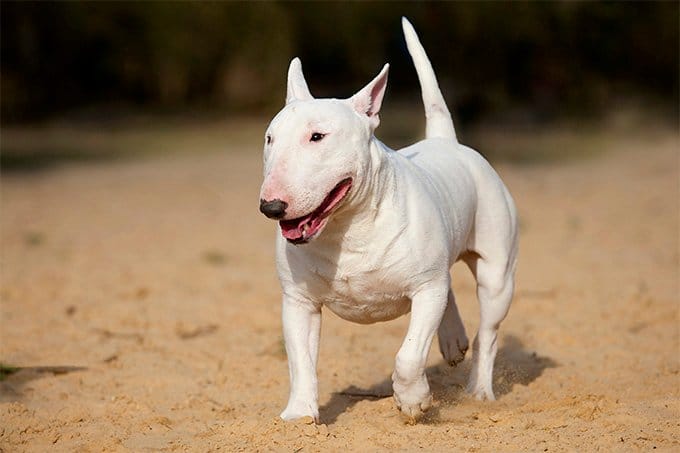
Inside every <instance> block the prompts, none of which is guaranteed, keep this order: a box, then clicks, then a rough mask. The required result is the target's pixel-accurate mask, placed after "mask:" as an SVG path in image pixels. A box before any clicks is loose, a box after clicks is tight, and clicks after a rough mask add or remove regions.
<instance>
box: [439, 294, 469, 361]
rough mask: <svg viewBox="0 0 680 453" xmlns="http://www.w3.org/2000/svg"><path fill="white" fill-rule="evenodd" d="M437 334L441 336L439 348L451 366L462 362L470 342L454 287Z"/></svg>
mask: <svg viewBox="0 0 680 453" xmlns="http://www.w3.org/2000/svg"><path fill="white" fill-rule="evenodd" d="M437 336H438V338H439V350H440V351H441V353H442V357H444V360H446V361H447V362H448V364H449V365H451V366H456V365H458V364H459V363H460V362H462V361H463V359H464V358H465V353H466V352H467V350H468V347H469V342H468V337H467V335H466V334H465V326H464V325H463V321H462V320H461V319H460V314H459V313H458V307H457V306H456V297H455V295H454V294H453V290H452V289H449V294H448V302H447V304H446V309H445V310H444V316H443V317H442V322H441V323H440V324H439V330H438V332H437Z"/></svg>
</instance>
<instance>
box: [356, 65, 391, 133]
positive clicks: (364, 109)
mask: <svg viewBox="0 0 680 453" xmlns="http://www.w3.org/2000/svg"><path fill="white" fill-rule="evenodd" d="M389 69H390V65H389V64H386V65H385V66H383V68H382V71H380V74H378V75H377V76H376V78H375V79H373V80H371V82H370V83H369V84H368V85H366V86H365V87H363V88H362V89H361V91H359V92H358V93H357V94H355V95H354V96H352V97H351V98H349V101H350V103H351V104H352V106H353V107H354V109H355V110H356V111H357V112H359V113H360V114H362V115H366V116H367V117H368V120H369V122H370V124H371V128H372V129H375V128H376V127H378V125H379V124H380V117H379V116H378V112H379V111H380V106H381V105H382V100H383V96H385V88H387V73H388V71H389Z"/></svg>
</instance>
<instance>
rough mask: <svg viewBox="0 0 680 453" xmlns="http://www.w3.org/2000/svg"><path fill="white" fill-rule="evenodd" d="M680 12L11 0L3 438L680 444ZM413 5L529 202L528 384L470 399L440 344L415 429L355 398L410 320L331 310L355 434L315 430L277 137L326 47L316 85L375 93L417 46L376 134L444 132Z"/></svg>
mask: <svg viewBox="0 0 680 453" xmlns="http://www.w3.org/2000/svg"><path fill="white" fill-rule="evenodd" d="M678 9H679V2H678V1H669V2H611V1H607V2H591V1H587V2H574V1H560V2H556V1H553V2H486V1H485V2H417V3H416V2H408V3H406V2H404V3H400V2H346V3H333V2H314V3H311V2H290V3H288V2H285V3H284V2H252V3H251V2H242V3H239V2H174V1H173V2H169V1H168V2H156V1H153V2H152V1H141V2H139V1H138V2H91V1H88V2H85V1H80V2H78V1H75V2H74V1H69V2H64V1H62V2H9V1H4V0H3V1H0V18H1V26H0V34H1V36H0V38H1V39H0V41H1V43H0V45H1V62H0V80H1V86H0V110H1V111H0V113H1V118H0V127H1V131H0V132H1V133H0V158H1V162H0V163H1V166H0V169H1V177H0V194H1V198H0V426H2V428H3V429H0V450H3V445H7V448H6V449H5V450H7V451H24V450H27V449H30V450H32V451H51V450H54V449H56V450H57V451H102V450H107V451H120V450H121V449H126V450H129V451H144V450H149V449H152V450H154V451H156V450H163V449H168V448H182V447H184V448H185V449H186V450H189V451H209V450H215V449H216V448H223V449H226V450H228V451H244V450H254V449H257V450H270V449H272V448H273V447H272V445H277V447H276V448H278V449H281V450H283V449H285V450H289V451H300V450H302V449H303V448H304V449H307V448H308V445H314V449H322V448H323V449H324V450H328V451H339V450H343V451H355V450H356V451H395V450H404V449H415V448H416V447H415V445H418V446H420V447H423V449H424V450H430V451H448V450H452V449H453V450H466V451H467V450H470V451H472V450H478V449H479V446H480V445H490V447H488V448H487V449H488V450H491V451H496V450H499V451H508V450H509V451H533V450H537V449H538V448H541V449H543V450H548V449H550V450H551V451H553V450H558V451H561V450H565V449H568V450H574V451H581V450H589V449H596V448H597V449H599V450H602V451H619V450H621V449H622V448H625V449H627V450H633V449H636V450H652V449H653V448H657V447H658V450H660V451H661V450H663V451H666V450H667V451H677V450H678V449H677V445H678V428H677V422H673V420H677V419H678V416H677V414H678V413H679V412H680V411H679V410H678V402H680V394H679V393H678V392H679V391H680V385H678V376H680V371H679V370H680V363H679V362H678V353H677V351H678V348H677V345H678V344H679V342H678V338H679V335H680V330H679V329H678V322H677V319H678V316H677V315H678V306H679V305H678V294H680V286H679V282H678V276H679V275H680V272H679V269H680V247H679V246H678V240H679V239H680V237H679V236H678V231H680V228H679V227H678V225H679V222H680V211H679V209H680V203H678V196H679V194H680V175H679V172H680V166H679V165H678V157H679V156H680V153H678V150H680V136H679V134H678V96H679V94H678V66H679V65H678V59H679V48H678V42H679V37H678V18H679V11H678ZM402 15H404V16H407V17H409V18H410V19H411V21H412V22H413V24H414V26H415V28H416V30H418V32H419V34H420V37H421V39H422V41H423V44H424V47H425V49H426V50H427V52H428V54H429V55H430V58H431V60H432V63H433V65H434V68H435V71H436V73H437V76H438V78H439V81H440V84H441V86H442V91H443V93H444V95H445V97H446V98H447V101H448V104H449V107H450V110H451V111H452V113H453V116H454V120H455V123H456V130H457V135H458V137H459V139H460V141H461V142H462V143H464V144H467V145H471V146H473V147H474V148H476V149H478V150H479V151H480V152H481V153H482V154H484V155H485V156H486V157H487V158H489V159H490V160H491V161H492V163H493V165H494V168H495V169H496V170H497V171H498V172H499V174H500V175H501V177H502V179H503V181H504V182H505V183H506V184H507V186H508V188H509V189H510V192H511V193H512V195H513V197H514V199H515V201H516V203H517V207H518V210H519V218H520V219H521V220H520V243H521V246H520V250H521V251H520V264H519V268H518V274H517V285H516V292H515V302H513V308H512V310H511V311H510V315H509V317H508V319H507V321H505V322H504V324H503V327H502V328H501V332H502V333H501V337H500V340H499V359H498V362H497V368H496V369H497V370H498V372H497V373H496V377H497V381H496V382H495V384H494V385H495V386H496V388H497V389H498V390H500V392H499V393H497V395H499V396H500V397H501V401H499V402H498V403H497V404H494V405H486V404H485V403H481V404H477V402H472V401H467V402H466V399H465V398H462V394H461V390H462V388H463V387H464V385H465V381H466V380H467V375H468V371H467V370H469V366H468V364H469V361H466V362H465V363H464V364H462V365H461V367H458V368H455V369H452V368H449V367H448V365H446V364H444V363H443V362H441V359H440V357H439V353H438V351H437V347H436V346H435V347H433V348H432V355H431V356H430V361H429V362H428V375H429V377H430V379H431V381H430V382H431V383H432V388H433V390H434V392H435V400H436V401H438V402H442V404H439V403H437V405H436V406H435V409H433V411H431V412H434V414H433V415H432V418H431V419H430V420H431V421H432V423H428V424H423V425H419V426H417V427H412V428H413V429H404V426H403V422H402V421H399V419H398V418H396V417H392V416H391V415H388V414H395V415H396V413H395V412H394V410H393V407H392V404H393V403H392V401H391V400H390V399H377V400H376V399H375V398H372V397H371V400H366V399H364V398H365V397H361V396H359V395H361V393H354V394H353V393H352V392H354V391H356V390H357V389H369V390H367V391H368V392H374V391H375V389H378V388H381V387H380V385H381V383H387V384H389V382H390V379H389V376H390V375H391V373H392V368H393V365H394V353H395V352H396V351H397V350H398V349H399V344H400V343H401V341H402V340H403V336H404V332H405V331H406V323H407V322H408V319H407V317H402V318H401V319H399V320H395V321H394V322H393V323H379V324H376V325H374V326H371V327H370V328H366V327H365V326H359V325H353V324H351V323H347V322H344V321H341V320H339V319H338V318H337V317H335V316H332V315H331V316H326V315H324V321H323V325H324V326H323V329H324V332H323V333H322V335H321V336H322V338H323V340H322V342H321V349H320V363H321V364H323V365H322V366H320V367H319V373H320V374H319V376H320V379H319V381H320V382H321V383H322V384H321V387H320V400H319V401H320V402H321V404H322V409H321V418H322V421H324V423H328V424H329V425H331V432H332V433H333V435H331V436H328V437H324V438H323V439H320V438H317V439H316V440H313V439H312V442H319V443H311V444H309V443H307V442H310V440H309V439H310V438H309V437H308V435H309V434H308V432H307V431H304V433H305V434H304V435H302V434H299V433H300V432H301V431H296V430H290V431H288V428H286V427H285V426H284V425H282V424H277V423H276V422H275V421H274V417H275V416H276V414H278V413H279V411H280V410H281V408H282V407H283V405H284V404H285V399H286V398H287V394H288V372H287V367H286V360H285V347H284V343H283V338H282V336H281V321H280V309H279V307H280V297H281V291H280V287H279V285H278V284H277V279H276V271H275V268H274V261H275V260H274V256H273V255H274V247H273V239H274V235H275V234H277V226H276V223H275V222H272V221H270V220H268V219H266V218H265V217H264V216H263V215H261V213H260V212H259V210H258V205H259V202H258V199H259V186H260V184H261V180H262V163H261V153H262V145H263V142H264V140H263V139H264V137H263V136H264V131H265V129H266V127H267V124H268V123H269V121H270V119H271V118H272V117H273V116H274V115H275V114H276V113H277V112H278V111H279V109H281V107H282V106H283V103H284V99H285V92H286V73H287V69H288V63H289V62H290V60H291V58H293V57H294V56H299V57H300V58H301V59H302V64H303V67H304V71H305V74H306V78H307V81H308V83H309V86H310V88H311V91H312V93H313V94H314V95H316V96H331V97H348V96H350V95H352V94H353V93H355V92H356V91H357V90H359V89H360V88H361V87H363V86H364V85H365V84H366V83H367V82H369V81H370V80H371V79H372V78H373V77H374V76H375V75H376V74H377V73H378V71H379V70H380V69H381V68H382V66H383V64H384V63H386V62H389V63H390V64H391V70H390V78H389V83H388V87H387V94H386V98H385V100H384V102H383V106H382V111H381V120H382V122H381V125H380V127H379V129H378V130H377V131H376V135H377V136H378V137H379V138H380V139H381V140H382V141H383V142H384V143H386V144H387V145H389V146H392V147H394V148H397V147H399V146H401V145H405V144H408V143H413V142H414V141H415V140H417V139H418V138H419V137H421V136H422V135H423V130H424V123H425V118H424V114H423V108H422V102H421V99H420V87H419V85H418V81H417V78H416V73H415V70H414V68H413V65H412V62H411V59H410V57H409V55H408V53H407V51H406V48H405V44H404V40H403V37H402V31H401V24H400V17H401V16H402ZM428 245H429V244H428ZM431 246H437V245H436V244H432V245H431ZM458 269H459V270H457V269H454V274H455V275H456V278H455V279H454V280H453V281H454V285H455V291H456V294H457V296H459V297H458V301H459V302H458V305H459V308H460V311H461V315H462V318H463V319H464V321H465V324H466V328H467V329H468V334H469V335H470V336H471V335H472V333H473V332H474V331H475V330H476V327H477V326H476V323H477V320H478V316H477V310H478V309H477V304H476V301H475V292H476V289H475V285H474V281H473V279H472V277H471V276H470V275H469V273H468V272H467V271H466V270H465V269H463V268H458ZM357 358H358V359H357ZM466 367H467V368H466ZM649 382H654V385H648V383H649ZM357 386H358V387H357ZM342 389H344V391H340V390H342ZM338 391H340V392H338ZM362 392H363V390H362ZM510 392H512V394H511V395H504V394H506V393H510ZM366 395H369V393H366ZM357 396H359V397H357ZM505 396H508V397H509V398H505ZM376 414H378V416H376ZM565 420H566V421H565ZM299 426H302V425H299ZM306 427H307V426H306V425H305V428H306ZM490 427H493V429H489V428H490ZM651 427H654V429H653V430H652V428H651ZM310 428H311V427H310ZM296 429H297V428H296ZM450 430H451V431H450ZM327 433H328V431H327ZM381 433H390V434H389V435H388V436H383V435H381ZM286 436H288V437H286ZM624 441H625V443H624ZM277 442H278V443H277ZM321 442H325V443H321ZM452 442H455V445H454V444H452ZM494 442H495V443H494ZM217 445H220V446H221V447H217ZM493 445H498V447H493ZM584 445H588V446H591V445H592V446H594V448H593V447H591V448H589V449H584V448H583V446H584ZM624 445H625V447H624ZM224 446H226V448H224ZM672 447H674V448H672Z"/></svg>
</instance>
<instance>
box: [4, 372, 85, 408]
mask: <svg viewBox="0 0 680 453" xmlns="http://www.w3.org/2000/svg"><path fill="white" fill-rule="evenodd" d="M5 369H6V370H8V371H7V372H6V373H5V374H4V377H3V379H2V380H1V381H0V402H11V401H18V400H20V399H21V398H22V397H23V396H24V391H23V387H24V386H25V385H26V384H28V383H29V382H31V381H34V380H36V379H42V378H44V377H49V376H58V375H61V374H68V373H73V372H75V371H84V370H87V368H86V367H80V366H27V367H16V368H11V369H10V368H9V367H6V368H5Z"/></svg>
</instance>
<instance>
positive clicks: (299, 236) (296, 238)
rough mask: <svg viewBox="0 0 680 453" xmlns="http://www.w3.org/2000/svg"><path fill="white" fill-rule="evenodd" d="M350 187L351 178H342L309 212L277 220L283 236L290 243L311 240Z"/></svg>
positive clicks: (301, 242) (324, 224)
mask: <svg viewBox="0 0 680 453" xmlns="http://www.w3.org/2000/svg"><path fill="white" fill-rule="evenodd" d="M351 187H352V178H346V179H343V180H342V181H340V182H339V183H338V184H337V185H336V186H335V187H334V188H333V190H331V191H330V192H329V193H328V195H326V198H324V200H323V201H322V202H321V204H320V205H319V207H318V208H316V209H315V210H314V211H312V212H311V213H310V214H307V215H306V216H303V217H298V218H297V219H292V220H281V221H279V225H280V226H281V234H283V237H284V238H286V240H287V241H288V242H290V243H292V244H304V243H306V242H309V241H310V240H312V239H313V238H314V237H315V236H316V235H317V234H319V232H320V231H321V230H322V229H323V227H324V226H326V223H327V222H328V216H329V215H331V213H333V211H335V209H336V208H337V207H338V205H339V204H340V202H341V201H342V200H344V199H345V196H346V195H347V193H348V192H349V189H350V188H351Z"/></svg>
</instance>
